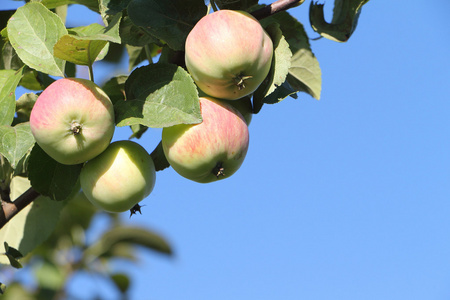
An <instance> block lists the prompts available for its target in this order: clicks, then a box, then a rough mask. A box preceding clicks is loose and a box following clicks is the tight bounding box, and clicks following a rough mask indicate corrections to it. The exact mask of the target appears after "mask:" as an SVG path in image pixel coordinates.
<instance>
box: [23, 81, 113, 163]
mask: <svg viewBox="0 0 450 300" xmlns="http://www.w3.org/2000/svg"><path fill="white" fill-rule="evenodd" d="M30 127H31V132H32V134H33V136H34V138H35V140H36V142H37V143H38V145H39V146H40V147H41V148H42V149H43V150H44V151H45V152H46V153H47V154H48V155H49V156H50V157H52V158H53V159H55V160H56V161H58V162H59V163H61V164H66V165H74V164H80V163H83V162H85V161H88V160H90V159H92V158H94V157H95V156H97V155H98V154H100V153H102V152H103V150H105V149H106V147H108V145H109V143H110V142H111V139H112V136H113V134H114V129H115V127H114V108H113V104H112V102H111V100H110V99H109V97H108V95H106V93H105V92H103V91H102V90H101V89H100V88H99V87H98V86H97V85H96V84H95V83H93V82H92V81H90V80H87V79H80V78H63V79H59V80H57V81H55V82H53V83H52V84H50V85H49V86H48V87H47V88H46V89H45V90H44V91H43V92H42V93H41V95H40V96H39V97H38V99H37V100H36V103H35V104H34V106H33V109H32V110H31V115H30Z"/></svg>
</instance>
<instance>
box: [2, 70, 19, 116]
mask: <svg viewBox="0 0 450 300" xmlns="http://www.w3.org/2000/svg"><path fill="white" fill-rule="evenodd" d="M22 75H23V68H21V69H19V70H18V71H14V70H0V125H11V123H12V121H13V119H14V113H15V111H16V99H15V93H14V91H15V90H16V88H17V85H18V84H19V82H20V79H21V78H22Z"/></svg>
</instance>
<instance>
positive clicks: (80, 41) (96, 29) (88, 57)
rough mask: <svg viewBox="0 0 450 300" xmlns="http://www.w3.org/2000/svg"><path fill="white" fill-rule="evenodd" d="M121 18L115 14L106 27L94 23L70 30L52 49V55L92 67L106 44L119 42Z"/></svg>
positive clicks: (120, 15)
mask: <svg viewBox="0 0 450 300" xmlns="http://www.w3.org/2000/svg"><path fill="white" fill-rule="evenodd" d="M121 17H122V14H121V13H119V14H117V15H116V16H115V17H114V18H113V21H112V22H111V23H110V24H109V26H108V27H103V26H102V25H100V24H97V23H94V24H91V25H88V26H83V27H76V28H72V29H70V33H71V34H66V35H64V36H62V37H61V38H60V39H59V40H58V42H57V43H56V44H55V46H54V47H53V51H54V55H55V56H56V57H58V58H61V59H64V60H67V61H70V62H72V63H74V64H77V65H84V66H90V65H92V64H93V63H94V61H95V60H96V59H98V58H99V54H100V52H101V51H102V49H104V48H105V47H106V46H107V44H108V42H114V43H120V42H121V40H120V36H119V23H120V18H121ZM105 54H106V53H105ZM103 57H104V55H103Z"/></svg>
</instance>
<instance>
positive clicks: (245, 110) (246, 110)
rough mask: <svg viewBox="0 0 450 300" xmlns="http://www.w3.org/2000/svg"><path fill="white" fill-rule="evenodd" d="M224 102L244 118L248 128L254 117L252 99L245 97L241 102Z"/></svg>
mask: <svg viewBox="0 0 450 300" xmlns="http://www.w3.org/2000/svg"><path fill="white" fill-rule="evenodd" d="M222 101H224V102H225V103H227V104H229V105H231V106H233V107H234V108H236V109H237V110H238V111H239V112H240V113H241V115H242V116H243V117H244V120H245V123H247V126H249V125H250V122H251V121H252V117H253V105H252V101H251V99H250V97H244V98H242V99H239V100H222Z"/></svg>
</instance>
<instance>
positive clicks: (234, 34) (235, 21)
mask: <svg viewBox="0 0 450 300" xmlns="http://www.w3.org/2000/svg"><path fill="white" fill-rule="evenodd" d="M272 55H273V44H272V40H271V39H270V37H269V35H268V34H267V33H266V32H265V31H264V29H263V28H262V27H261V24H260V23H259V22H258V20H256V19H255V18H254V17H253V16H252V15H250V14H249V13H247V12H244V11H233V10H225V9H223V10H218V11H216V12H213V13H211V14H208V15H206V16H205V17H203V18H202V19H200V21H198V22H197V24H196V25H195V26H194V28H193V29H192V30H191V31H190V32H189V34H188V36H187V39H186V44H185V61H186V67H187V69H188V71H189V73H190V74H191V76H192V78H193V79H194V81H195V83H196V84H197V86H198V87H199V88H200V89H201V90H202V91H203V92H205V93H206V94H208V95H210V96H212V97H215V98H221V99H228V100H236V99H239V98H242V97H244V96H246V95H249V94H251V93H253V92H254V91H255V90H256V89H257V88H258V86H259V85H260V84H261V83H262V82H263V80H264V79H265V78H266V76H267V74H268V73H269V70H270V66H271V64H272Z"/></svg>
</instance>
